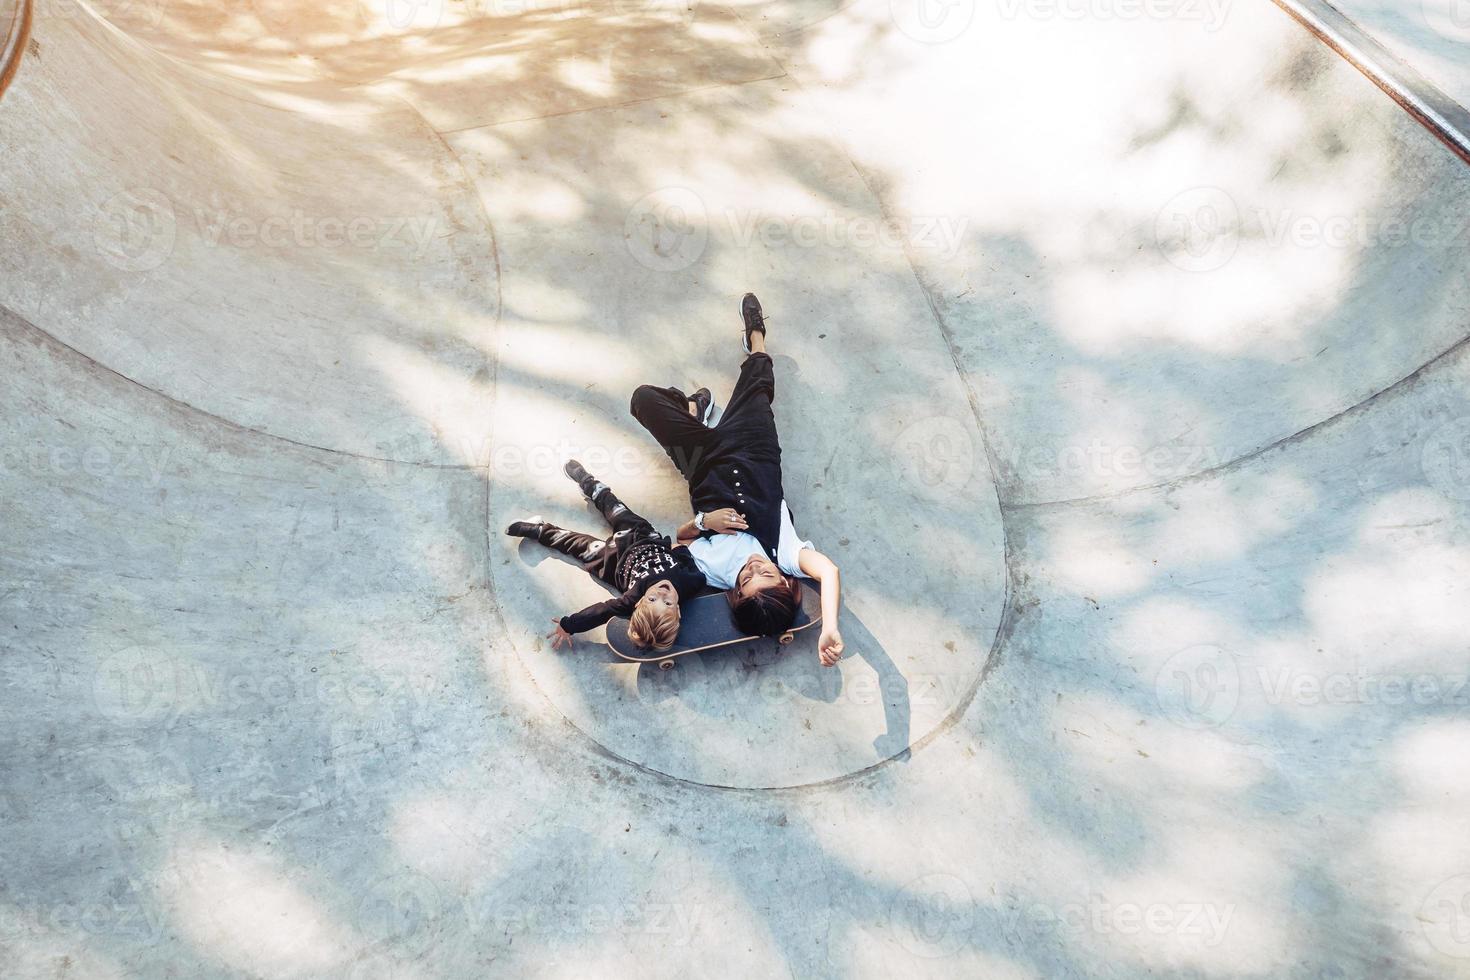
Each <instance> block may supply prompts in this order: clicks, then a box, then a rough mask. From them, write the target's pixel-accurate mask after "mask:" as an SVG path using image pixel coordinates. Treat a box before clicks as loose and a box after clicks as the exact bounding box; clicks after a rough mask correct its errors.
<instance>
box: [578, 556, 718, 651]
mask: <svg viewBox="0 0 1470 980" xmlns="http://www.w3.org/2000/svg"><path fill="white" fill-rule="evenodd" d="M618 537H619V536H618V535H614V540H615V542H616V546H617V549H618V553H617V557H616V559H615V560H614V561H613V562H609V563H608V568H607V574H605V575H603V576H601V577H602V578H604V580H608V579H610V581H609V584H610V585H613V586H614V587H616V588H619V589H621V590H622V595H619V596H617V597H615V598H612V599H607V600H605V601H603V602H598V603H595V604H593V605H590V606H588V607H587V608H586V609H583V610H581V611H580V612H574V613H572V614H570V615H568V616H563V617H562V618H561V628H562V629H564V630H566V631H567V632H568V633H585V632H586V631H587V630H590V629H595V628H596V627H598V626H601V625H602V624H603V623H605V622H607V621H608V620H609V619H612V618H613V617H614V616H622V617H624V618H626V617H628V616H630V615H632V613H633V607H634V606H636V605H637V604H638V600H639V599H642V598H643V593H645V592H647V591H648V587H649V586H650V585H652V584H653V583H655V582H657V581H658V580H659V579H665V578H666V579H668V580H669V581H670V582H672V583H673V586H674V591H676V592H678V593H679V601H680V602H684V601H686V600H688V599H692V598H694V597H695V596H697V595H699V593H700V592H703V591H704V588H705V584H706V583H705V581H704V575H702V574H701V573H700V571H699V566H698V565H696V564H695V563H694V556H693V555H691V554H689V549H688V548H686V547H684V546H683V545H680V546H678V547H670V546H669V539H668V537H667V536H639V537H635V538H632V539H629V540H617V539H618Z"/></svg>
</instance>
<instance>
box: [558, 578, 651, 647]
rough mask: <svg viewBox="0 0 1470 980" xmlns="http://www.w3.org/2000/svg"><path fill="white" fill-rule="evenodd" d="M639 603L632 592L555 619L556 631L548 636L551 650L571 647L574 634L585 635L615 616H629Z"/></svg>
mask: <svg viewBox="0 0 1470 980" xmlns="http://www.w3.org/2000/svg"><path fill="white" fill-rule="evenodd" d="M637 601H638V597H637V596H635V595H633V594H632V593H631V592H624V593H623V594H622V595H620V596H618V597H617V598H615V599H606V600H604V601H602V602H599V603H595V604H594V605H591V606H588V607H587V608H586V609H583V610H581V611H580V612H574V613H572V614H571V615H569V616H563V617H561V618H560V619H553V620H552V622H553V623H555V624H556V629H554V630H552V631H551V632H550V633H547V634H546V636H547V638H548V639H550V640H551V649H553V650H560V649H561V648H562V646H563V645H565V646H571V645H572V634H574V633H585V632H587V631H588V630H590V629H596V628H597V627H599V626H601V625H602V624H603V623H605V622H607V621H608V620H609V619H612V618H613V617H614V616H626V615H628V614H629V613H631V612H632V611H633V604H634V603H635V602H637Z"/></svg>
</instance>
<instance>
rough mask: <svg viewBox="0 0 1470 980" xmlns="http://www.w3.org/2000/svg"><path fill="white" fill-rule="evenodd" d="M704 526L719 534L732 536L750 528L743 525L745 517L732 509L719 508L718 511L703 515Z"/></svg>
mask: <svg viewBox="0 0 1470 980" xmlns="http://www.w3.org/2000/svg"><path fill="white" fill-rule="evenodd" d="M704 526H705V527H707V528H709V529H710V530H711V531H718V532H720V533H721V534H734V533H735V532H737V531H744V530H746V529H748V528H749V527H750V525H749V524H747V523H745V515H744V514H742V513H740V512H739V511H737V510H736V509H735V508H734V507H721V508H720V509H719V510H712V511H710V512H709V513H708V514H705V515H704Z"/></svg>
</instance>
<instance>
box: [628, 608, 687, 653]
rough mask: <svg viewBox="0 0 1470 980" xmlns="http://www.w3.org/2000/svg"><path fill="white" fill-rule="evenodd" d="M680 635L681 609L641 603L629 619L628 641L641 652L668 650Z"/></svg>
mask: <svg viewBox="0 0 1470 980" xmlns="http://www.w3.org/2000/svg"><path fill="white" fill-rule="evenodd" d="M678 635H679V607H678V606H666V605H664V604H663V603H661V602H659V603H647V602H640V603H638V605H637V606H636V607H634V609H633V615H632V616H630V617H628V639H630V640H632V641H633V645H634V646H636V647H638V648H639V649H641V650H647V649H648V648H649V647H650V646H651V647H653V648H654V649H655V650H667V649H668V648H669V647H671V646H673V645H674V639H675V638H676V637H678Z"/></svg>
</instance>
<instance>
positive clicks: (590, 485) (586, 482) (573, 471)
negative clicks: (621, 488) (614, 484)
mask: <svg viewBox="0 0 1470 980" xmlns="http://www.w3.org/2000/svg"><path fill="white" fill-rule="evenodd" d="M561 471H562V472H563V473H565V474H566V475H567V479H568V480H571V481H572V482H573V483H575V484H576V485H577V486H579V487H581V488H582V496H584V497H586V498H587V499H588V500H590V501H592V502H593V503H594V504H595V503H597V495H598V494H599V493H601V492H602V491H604V490H606V489H607V487H605V486H604V485H603V484H601V483H599V482H598V480H597V477H595V476H593V475H592V474H591V473H588V472H587V470H586V468H585V467H583V466H582V464H581V463H579V462H577V461H576V460H575V459H569V460H567V462H566V465H565V466H563V467H562V468H561Z"/></svg>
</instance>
